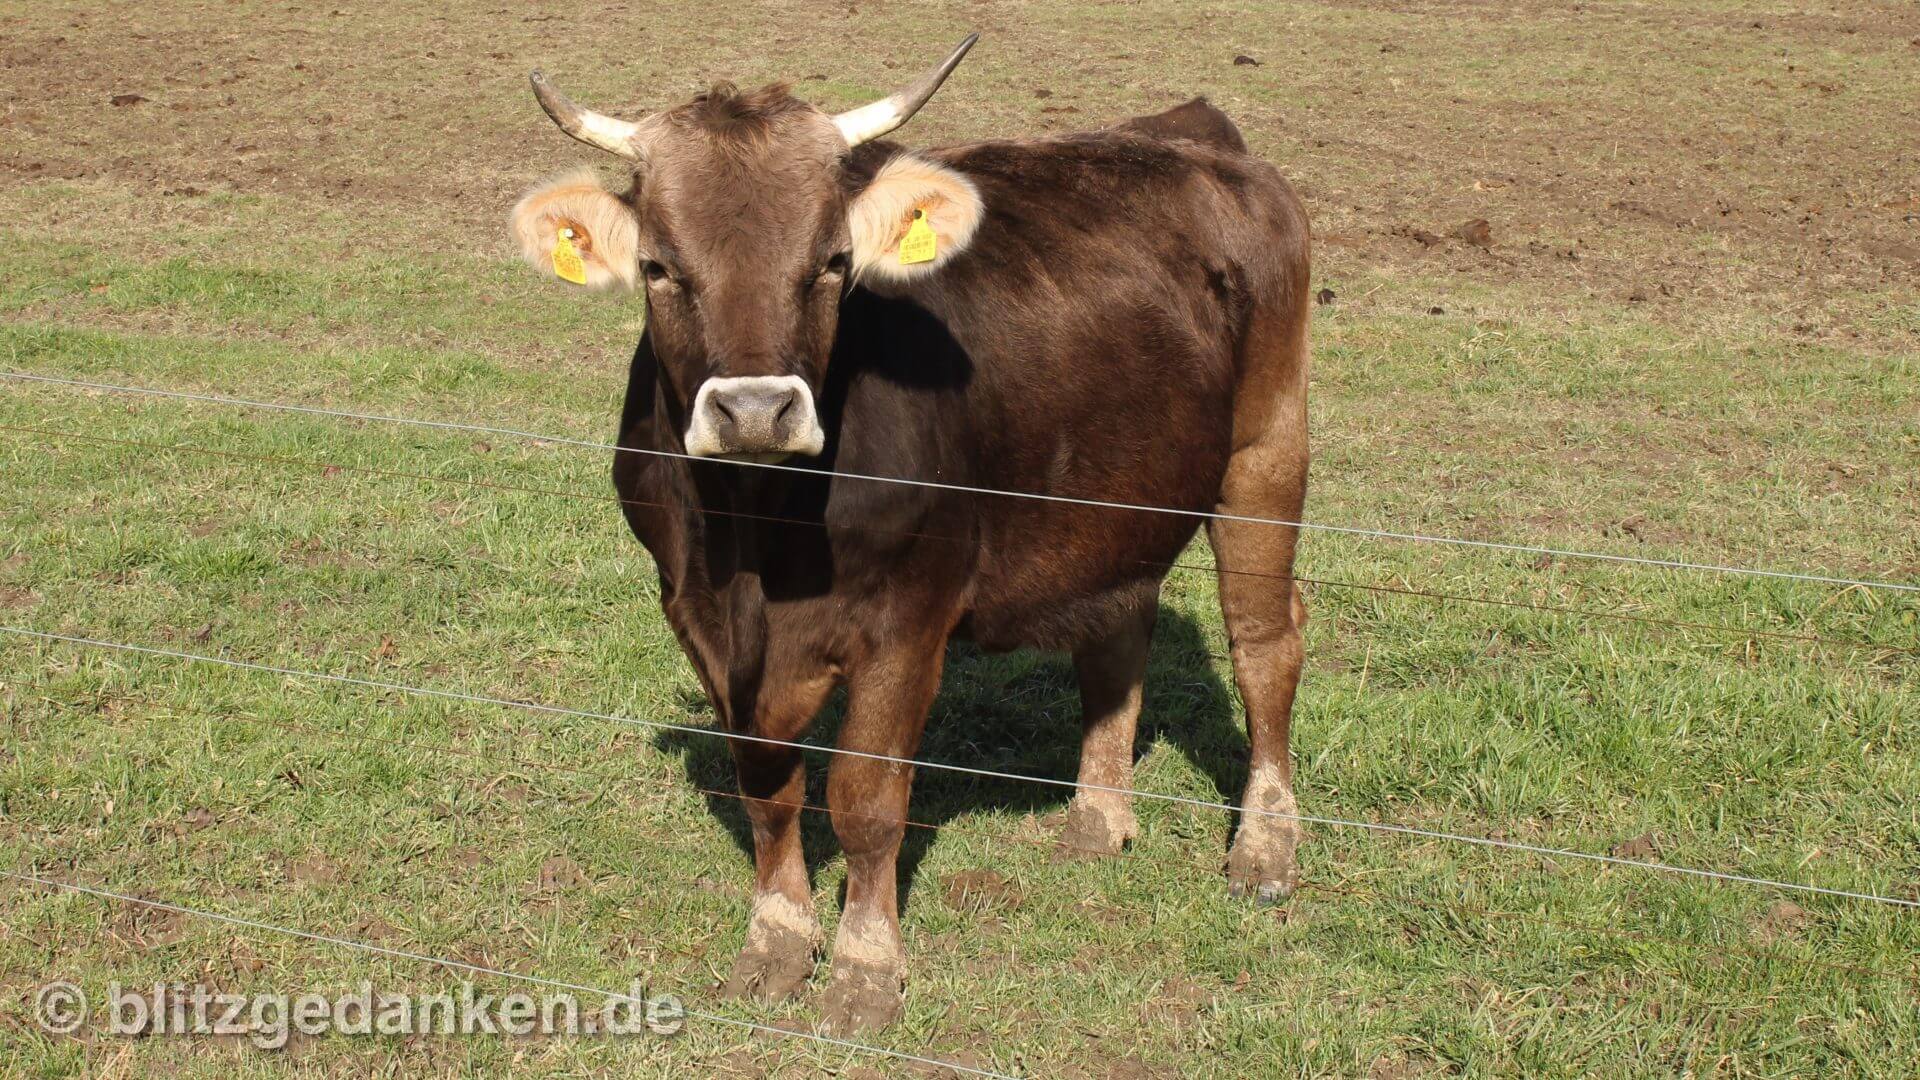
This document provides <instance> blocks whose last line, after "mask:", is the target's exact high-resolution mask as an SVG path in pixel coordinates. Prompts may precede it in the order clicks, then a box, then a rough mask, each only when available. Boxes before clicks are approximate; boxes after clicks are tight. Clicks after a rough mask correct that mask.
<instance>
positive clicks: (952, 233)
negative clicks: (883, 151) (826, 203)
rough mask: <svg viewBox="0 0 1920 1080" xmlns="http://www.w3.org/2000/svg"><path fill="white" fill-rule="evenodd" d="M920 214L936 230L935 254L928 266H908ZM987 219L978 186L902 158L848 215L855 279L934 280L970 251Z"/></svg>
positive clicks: (897, 157)
mask: <svg viewBox="0 0 1920 1080" xmlns="http://www.w3.org/2000/svg"><path fill="white" fill-rule="evenodd" d="M916 210H918V211H920V212H921V213H923V214H925V215H926V219H927V224H928V225H929V226H931V227H932V229H933V235H934V254H933V258H932V259H929V260H927V261H925V262H911V263H903V262H901V261H900V240H901V238H903V237H904V236H906V234H907V229H908V227H909V226H911V225H912V224H913V214H914V211H916ZM984 213H985V207H984V205H983V204H982V203H981V201H980V192H979V190H978V189H976V188H975V187H974V186H973V181H971V180H969V179H967V178H966V177H965V176H963V175H961V174H960V173H958V172H956V171H954V170H953V169H949V168H947V167H946V166H945V165H938V164H935V163H934V162H931V161H928V160H927V159H925V158H921V157H915V156H914V155H912V154H906V153H902V154H897V155H895V156H894V157H893V158H892V159H891V160H889V161H888V162H887V163H886V164H885V165H883V166H881V167H880V171H879V172H878V173H876V174H874V177H873V182H872V183H871V184H868V185H867V189H866V190H865V191H862V192H861V193H860V194H859V195H858V196H857V197H855V198H854V200H853V206H852V207H851V208H850V209H849V210H848V212H847V216H848V219H849V220H848V226H849V229H850V231H851V232H852V234H853V271H854V274H855V275H857V276H866V277H873V278H878V279H879V280H881V281H894V282H906V281H912V280H914V278H916V277H918V276H920V275H923V274H930V273H932V272H933V271H935V270H937V269H938V268H940V267H941V266H942V265H944V264H945V263H946V262H947V260H949V259H951V258H953V257H954V256H955V255H958V254H959V253H960V252H962V251H964V250H965V249H966V246H967V242H968V241H969V240H972V239H973V232H974V230H975V229H977V228H979V227H980V218H981V217H982V216H983V215H984Z"/></svg>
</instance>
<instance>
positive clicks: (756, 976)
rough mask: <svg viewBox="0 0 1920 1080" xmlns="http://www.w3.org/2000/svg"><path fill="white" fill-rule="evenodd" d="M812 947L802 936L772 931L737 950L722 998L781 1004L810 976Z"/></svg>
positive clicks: (721, 991)
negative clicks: (736, 956) (737, 954)
mask: <svg viewBox="0 0 1920 1080" xmlns="http://www.w3.org/2000/svg"><path fill="white" fill-rule="evenodd" d="M813 963H814V947H813V942H812V941H810V940H808V938H807V936H806V935H805V934H802V933H799V932H798V931H794V930H784V931H775V932H773V933H770V934H767V935H766V937H765V938H764V939H763V940H760V941H756V942H753V943H751V944H749V945H748V946H747V947H746V948H744V949H742V950H740V956H739V957H738V958H737V959H735V960H734V962H733V974H732V975H731V976H730V977H729V978H728V979H727V982H726V985H725V986H723V987H721V988H720V994H721V996H722V997H728V998H742V999H746V1000H751V1001H764V1002H774V1001H784V1000H786V999H787V998H790V997H793V996H794V995H795V994H798V993H799V992H800V990H801V988H802V987H804V986H806V984H807V980H808V979H810V978H812V977H813Z"/></svg>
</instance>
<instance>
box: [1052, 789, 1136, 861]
mask: <svg viewBox="0 0 1920 1080" xmlns="http://www.w3.org/2000/svg"><path fill="white" fill-rule="evenodd" d="M1139 832H1140V827H1139V825H1138V824H1136V823H1135V821H1134V818H1133V811H1132V810H1130V809H1128V808H1126V807H1124V806H1121V807H1112V806H1104V805H1101V804H1100V803H1097V802H1094V801H1092V800H1090V799H1087V798H1085V797H1077V798H1075V799H1074V800H1073V803H1072V805H1070V806H1068V807H1067V824H1066V826H1065V827H1064V828H1062V829H1061V830H1060V840H1059V842H1058V843H1057V844H1055V845H1054V849H1053V858H1054V861H1055V862H1062V861H1065V860H1069V859H1091V858H1098V857H1100V856H1102V855H1118V854H1120V852H1122V851H1124V850H1125V849H1126V847H1127V845H1128V844H1130V843H1132V842H1133V838H1134V837H1135V836H1137V835H1139Z"/></svg>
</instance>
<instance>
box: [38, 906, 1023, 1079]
mask: <svg viewBox="0 0 1920 1080" xmlns="http://www.w3.org/2000/svg"><path fill="white" fill-rule="evenodd" d="M0 877H4V878H11V879H13V880H14V881H24V882H28V883H30V884H34V885H39V886H42V887H44V888H50V889H65V890H67V891H69V892H76V893H84V894H86V895H88V896H96V897H99V898H101V899H103V900H118V901H120V902H121V903H126V904H140V905H142V906H144V907H150V908H154V909H156V910H159V911H171V912H174V913H175V914H178V915H190V916H193V917H194V918H199V919H209V920H212V921H214V922H220V923H226V924H227V925H229V926H238V927H242V928H244V929H248V930H264V931H267V932H269V933H274V934H285V935H286V936H288V937H296V938H304V939H306V940H308V941H318V942H321V943H323V944H327V945H339V946H342V947H345V948H349V949H359V950H361V951H362V952H369V953H374V954H376V955H379V956H390V957H394V958H396V959H400V960H414V961H418V962H420V963H423V964H437V965H439V966H441V967H444V968H449V969H452V970H456V971H468V972H472V973H474V974H477V975H492V976H495V977H497V978H502V979H510V980H513V981H516V982H523V983H529V984H531V985H534V986H545V987H550V988H552V989H555V990H571V991H574V992H576V993H582V994H599V995H601V996H603V997H606V998H609V999H611V1000H614V1001H625V1002H629V1003H632V1004H636V1005H645V1004H646V1002H645V1000H643V999H641V998H636V997H634V996H633V995H631V994H622V993H620V992H619V991H616V990H605V989H602V988H600V987H598V986H587V985H584V984H581V983H570V982H565V981H562V980H560V979H548V978H542V977H541V976H538V975H524V974H521V973H520V972H517V971H504V970H502V969H500V968H490V967H485V966H483V965H480V964H469V963H467V962H465V961H463V960H448V959H445V958H442V957H438V956H429V955H427V954H426V953H416V952H408V951H407V950H405V949H390V948H387V947H386V946H384V945H372V944H369V943H367V942H364V941H355V940H353V939H352V938H340V937H331V936H329V935H327V934H316V933H313V932H312V931H310V930H296V929H294V928H293V927H289V926H275V925H274V924H273V923H267V922H258V921H256V920H253V919H243V918H240V917H239V916H237V915H223V914H221V913H220V912H217V911H202V910H200V909H198V908H190V907H182V906H180V905H179V904H169V903H167V902H165V901H162V900H147V899H143V898H141V897H138V896H128V895H126V894H125V893H117V892H110V891H108V890H106V889H96V888H93V887H92V886H89V885H79V884H75V883H74V882H71V881H59V880H56V879H54V878H43V877H39V876H37V875H34V874H20V873H15V872H14V871H11V870H0ZM683 1011H684V1012H685V1013H686V1014H687V1015H688V1016H691V1017H694V1018H696V1019H700V1020H706V1021H709V1022H711V1023H715V1024H727V1025H730V1026H732V1027H738V1028H745V1029H747V1030H749V1031H753V1032H758V1033H761V1034H766V1035H785V1036H790V1037H792V1038H796V1039H805V1040H807V1041H808V1042H816V1043H821V1044H823V1045H826V1046H834V1047H839V1048H841V1049H844V1050H857V1051H860V1052H862V1053H868V1054H879V1055H881V1056H882V1057H891V1058H899V1059H900V1060H902V1061H912V1062H916V1063H918V1064H922V1065H932V1066H935V1067H938V1068H942V1069H953V1070H954V1071H956V1072H962V1073H966V1074H968V1075H970V1076H986V1077H992V1078H994V1080H1019V1078H1018V1077H1014V1076H1009V1075H1007V1074H1006V1073H997V1072H988V1071H987V1070H985V1069H976V1068H973V1067H972V1066H969V1065H960V1064H956V1063H954V1062H951V1061H941V1060H939V1059H938V1058H930V1057H921V1056H920V1055H918V1054H908V1053H903V1052H901V1051H899V1050H887V1049H885V1048H882V1047H878V1046H868V1045H866V1044H865V1043H857V1042H852V1041H850V1040H847V1039H836V1038H834V1037H832V1036H830V1035H816V1034H814V1033H812V1032H808V1031H789V1030H787V1029H786V1028H779V1027H773V1026H772V1025H769V1024H756V1023H754V1022H753V1021H751V1020H737V1019H735V1018H733V1017H730V1016H721V1015H719V1014H717V1013H709V1012H701V1011H698V1010H695V1009H687V1008H684V1007H683Z"/></svg>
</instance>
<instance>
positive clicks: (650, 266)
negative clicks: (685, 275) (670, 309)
mask: <svg viewBox="0 0 1920 1080" xmlns="http://www.w3.org/2000/svg"><path fill="white" fill-rule="evenodd" d="M640 271H641V272H642V273H644V274H646V275H647V284H648V285H671V286H673V287H674V288H676V289H677V288H679V287H680V279H679V278H678V277H675V276H674V273H673V271H671V270H669V269H667V268H666V267H665V266H662V265H661V264H659V263H657V262H654V261H653V260H651V259H649V260H647V262H646V265H644V266H642V267H641V268H640Z"/></svg>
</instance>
